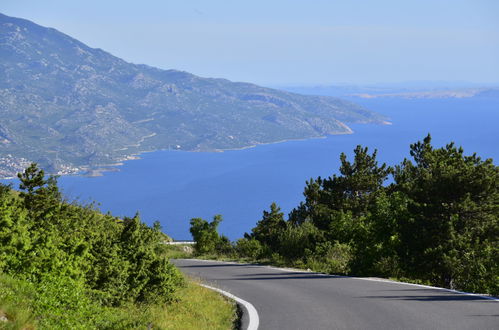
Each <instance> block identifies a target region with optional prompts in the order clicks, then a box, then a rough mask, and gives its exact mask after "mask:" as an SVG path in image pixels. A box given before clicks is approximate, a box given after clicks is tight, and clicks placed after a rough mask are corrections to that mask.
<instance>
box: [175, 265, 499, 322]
mask: <svg viewBox="0 0 499 330" xmlns="http://www.w3.org/2000/svg"><path fill="white" fill-rule="evenodd" d="M174 263H175V264H176V265H177V266H178V267H179V268H180V270H181V271H182V272H184V273H186V274H188V275H190V276H193V277H195V278H199V279H201V280H202V281H203V282H204V283H205V284H208V285H210V286H214V287H217V288H220V289H222V290H225V291H228V292H230V293H232V294H233V295H235V296H237V297H239V298H241V299H244V300H246V301H248V302H250V303H251V304H253V306H254V307H255V308H256V310H257V312H258V316H259V324H260V326H259V329H262V330H265V329H304V330H305V329H306V330H309V329H499V301H494V300H488V299H483V298H480V297H479V296H472V295H464V294H459V293H454V292H449V291H444V290H439V289H433V288H425V287H419V286H414V285H409V284H403V283H396V282H386V281H380V280H377V279H362V278H352V277H341V276H323V275H321V274H316V273H308V272H304V271H303V272H302V271H289V270H284V269H279V268H272V267H267V266H258V265H250V264H235V263H224V262H217V261H201V260H189V259H178V260H174Z"/></svg>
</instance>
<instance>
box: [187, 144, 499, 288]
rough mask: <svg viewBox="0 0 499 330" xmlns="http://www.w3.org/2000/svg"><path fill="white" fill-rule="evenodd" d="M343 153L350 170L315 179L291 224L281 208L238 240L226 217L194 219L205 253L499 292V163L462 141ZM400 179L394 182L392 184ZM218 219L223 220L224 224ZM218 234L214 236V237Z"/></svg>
mask: <svg viewBox="0 0 499 330" xmlns="http://www.w3.org/2000/svg"><path fill="white" fill-rule="evenodd" d="M354 152H355V156H354V160H353V162H352V161H349V160H347V157H346V155H345V154H342V155H341V157H340V159H341V167H340V170H339V172H340V174H339V175H333V176H332V177H329V178H321V177H319V178H317V179H311V180H310V181H308V182H307V184H306V187H305V190H304V196H305V201H304V202H302V203H300V205H298V206H297V207H296V208H295V209H294V210H293V211H292V212H291V213H290V214H289V218H288V219H287V220H285V219H284V214H283V213H282V212H281V211H280V209H279V207H278V206H277V205H276V204H272V205H271V207H270V210H269V211H264V213H263V217H262V219H261V220H260V221H259V222H258V223H257V225H256V227H255V228H253V229H252V231H251V233H249V234H245V237H244V238H242V239H239V240H238V241H237V242H236V243H234V244H231V243H230V242H228V240H227V239H226V238H224V237H220V236H219V235H218V233H217V230H216V229H217V225H218V223H219V221H218V220H220V218H219V217H216V218H215V220H214V221H213V222H211V223H208V222H207V221H205V220H203V219H193V220H192V221H191V233H192V234H193V237H194V238H195V239H196V242H197V244H196V246H195V247H196V251H197V253H198V254H205V255H212V256H228V257H238V258H246V259H247V260H259V261H270V262H272V263H279V264H286V265H293V266H297V267H304V268H311V269H313V270H315V271H321V272H328V273H335V274H355V275H360V276H385V277H395V278H404V279H408V280H412V281H419V282H423V283H428V284H432V285H436V286H441V287H447V288H454V289H460V290H465V291H471V292H478V293H489V294H493V295H499V167H498V166H495V165H494V163H493V161H492V159H487V160H482V159H481V158H480V157H478V156H477V155H476V154H473V155H471V156H466V155H464V151H463V149H462V148H456V147H455V146H454V144H453V143H450V144H448V145H447V146H445V147H443V148H434V147H433V146H432V145H431V138H430V136H429V135H428V136H427V137H426V138H425V139H424V141H420V142H417V143H415V144H412V145H411V147H410V153H411V156H412V157H413V160H408V159H404V161H403V162H402V163H400V164H399V165H397V166H395V167H388V166H386V164H382V165H379V164H378V162H377V160H376V154H377V151H374V152H373V153H369V151H368V149H367V148H362V147H361V146H358V147H357V148H356V149H355V151H354ZM390 177H391V180H390V182H391V183H390V184H386V182H387V180H388V178H390ZM217 219H218V220H217ZM206 238H208V239H206Z"/></svg>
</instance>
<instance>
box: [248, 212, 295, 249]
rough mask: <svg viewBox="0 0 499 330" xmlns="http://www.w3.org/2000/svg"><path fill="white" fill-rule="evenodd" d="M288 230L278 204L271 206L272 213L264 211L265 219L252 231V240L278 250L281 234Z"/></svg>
mask: <svg viewBox="0 0 499 330" xmlns="http://www.w3.org/2000/svg"><path fill="white" fill-rule="evenodd" d="M285 228H286V222H285V221H284V214H283V213H282V212H281V209H280V207H279V206H277V204H276V203H272V204H271V205H270V212H268V211H263V217H262V219H261V220H260V221H258V223H257V224H256V227H255V228H253V229H252V230H251V235H250V236H251V238H254V239H256V240H258V241H260V243H262V244H263V245H266V246H268V247H269V248H270V249H271V250H277V249H278V246H279V234H280V233H281V232H282V231H283V230H284V229H285Z"/></svg>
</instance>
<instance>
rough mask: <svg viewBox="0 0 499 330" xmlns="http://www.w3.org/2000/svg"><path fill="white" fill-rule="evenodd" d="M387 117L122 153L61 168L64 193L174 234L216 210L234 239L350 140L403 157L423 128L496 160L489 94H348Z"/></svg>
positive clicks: (496, 106)
mask: <svg viewBox="0 0 499 330" xmlns="http://www.w3.org/2000/svg"><path fill="white" fill-rule="evenodd" d="M352 100H353V101H355V102H357V103H360V104H362V105H364V106H365V107H367V108H369V109H371V110H374V111H377V112H379V113H382V114H384V115H386V116H387V117H389V118H390V121H391V122H392V125H372V124H370V125H352V126H351V127H352V128H353V130H354V131H355V133H354V134H351V135H335V136H329V137H327V138H323V139H310V140H304V141H288V142H282V143H276V144H269V145H260V146H257V147H255V148H250V149H244V150H234V151H226V152H222V153H208V152H183V151H158V152H153V153H146V154H143V155H141V159H140V160H133V161H127V162H126V163H125V164H124V165H123V166H121V167H119V171H117V172H106V173H104V175H103V176H101V177H83V176H65V177H61V178H60V180H59V182H60V185H61V187H62V189H63V191H64V193H65V195H66V196H67V197H68V198H69V199H70V200H75V199H76V200H79V201H80V202H82V203H87V202H90V201H97V202H98V203H99V204H98V205H99V208H100V209H101V210H102V211H104V212H107V211H110V212H111V213H113V214H114V215H118V216H133V215H134V214H135V213H136V212H139V213H140V215H141V218H142V219H143V220H144V221H145V222H146V223H149V224H151V223H152V222H154V221H155V220H158V221H160V222H161V224H162V226H163V231H164V232H165V233H167V234H169V235H171V236H172V237H173V238H174V239H177V240H181V239H191V236H190V234H189V220H190V219H191V218H193V217H202V218H205V219H207V220H210V219H211V218H212V217H213V216H214V215H215V214H221V215H222V216H223V221H222V223H221V225H220V228H219V229H220V230H219V231H220V233H222V234H225V235H227V236H228V237H229V238H231V239H237V238H239V237H242V235H243V233H244V232H248V231H250V230H251V228H252V227H254V226H255V224H256V222H257V221H258V220H260V219H261V216H262V211H263V210H265V209H268V208H269V205H270V204H271V203H272V202H276V203H277V204H278V205H279V206H280V207H281V208H282V210H283V211H284V212H285V214H287V213H288V212H289V211H291V210H292V209H293V208H294V207H295V206H297V205H298V204H299V202H300V201H301V200H302V199H303V198H302V192H303V188H304V186H305V181H306V180H308V179H310V178H315V177H317V176H322V177H327V176H330V175H332V174H333V173H337V171H338V167H339V155H340V153H341V152H346V153H347V154H348V155H351V154H352V150H353V149H354V148H355V146H356V145H358V144H360V145H363V146H368V147H369V148H370V149H371V150H373V149H375V148H376V149H378V157H379V160H380V162H386V163H388V164H390V165H393V164H397V163H399V162H400V161H402V160H403V158H404V157H409V145H410V144H411V143H414V142H416V141H418V140H422V139H423V138H424V137H425V136H426V134H427V133H431V135H432V137H433V144H434V145H435V146H443V145H445V144H446V143H448V142H450V141H454V142H456V144H457V145H461V146H463V148H464V150H465V153H466V154H472V153H473V152H476V153H477V154H478V155H479V156H481V157H482V158H493V159H494V160H495V163H496V164H497V160H498V159H499V129H498V126H499V99H498V98H467V99H416V100H409V99H400V98H392V99H390V98H378V99H352Z"/></svg>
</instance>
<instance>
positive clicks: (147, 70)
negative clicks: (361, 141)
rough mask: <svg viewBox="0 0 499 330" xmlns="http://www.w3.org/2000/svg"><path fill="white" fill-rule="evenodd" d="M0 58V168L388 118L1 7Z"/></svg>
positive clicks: (88, 162) (94, 163) (217, 144)
mask: <svg viewBox="0 0 499 330" xmlns="http://www.w3.org/2000/svg"><path fill="white" fill-rule="evenodd" d="M0 58H1V59H2V62H1V63H0V112H1V113H2V118H1V119H0V177H1V176H4V177H5V176H10V175H12V174H14V173H15V172H17V171H19V170H21V169H22V166H25V163H26V162H28V161H35V162H38V163H40V165H41V166H43V167H45V168H47V170H48V171H49V172H52V173H59V174H66V173H74V172H79V171H82V170H84V169H86V168H95V167H98V166H100V165H104V164H115V163H117V162H120V161H122V160H125V159H130V158H132V157H133V156H134V155H136V154H140V153H142V152H148V151H154V150H160V149H171V148H173V149H180V150H186V151H217V150H227V149H238V148H244V147H249V146H253V145H257V144H262V143H273V142H278V141H283V140H290V139H304V138H315V137H321V136H325V135H328V134H348V133H352V131H351V129H350V128H349V127H348V124H349V123H383V120H384V117H382V116H381V115H378V114H376V113H374V112H371V111H369V110H367V109H364V108H363V107H361V106H358V105H356V104H354V103H351V102H348V101H344V100H341V99H337V98H333V97H328V96H305V95H299V94H295V93H291V92H285V91H280V90H276V89H271V88H265V87H260V86H257V85H254V84H250V83H244V82H231V81H229V80H227V79H222V78H201V77H198V76H196V75H193V74H191V73H188V72H184V71H177V70H162V69H158V68H154V67H151V66H148V65H145V64H132V63H128V62H126V61H124V60H122V59H120V58H118V57H116V56H113V55H112V54H110V53H107V52H105V51H104V50H102V49H100V48H91V47H89V46H87V45H85V44H84V43H82V42H80V41H78V40H76V39H74V38H72V37H70V36H68V35H66V34H64V33H62V32H59V31H57V30H56V29H53V28H46V27H42V26H40V25H37V24H35V23H33V22H31V21H28V20H24V19H19V18H13V17H9V16H6V15H3V14H0ZM9 157H10V158H9Z"/></svg>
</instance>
